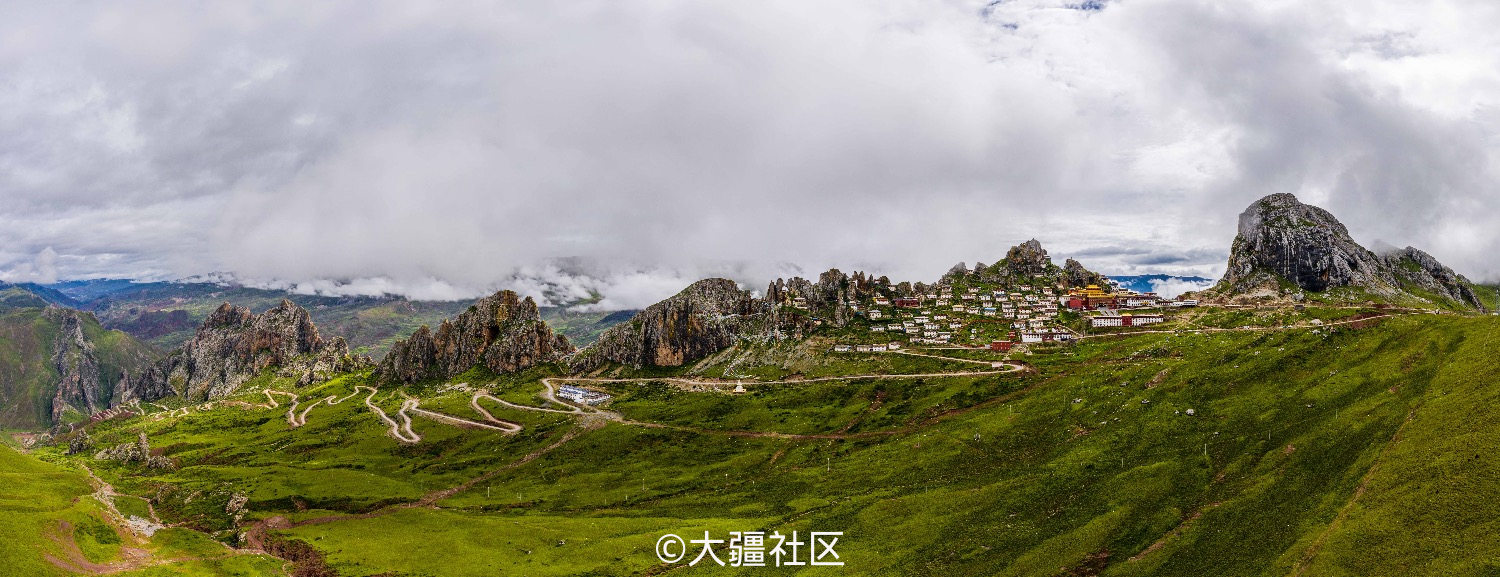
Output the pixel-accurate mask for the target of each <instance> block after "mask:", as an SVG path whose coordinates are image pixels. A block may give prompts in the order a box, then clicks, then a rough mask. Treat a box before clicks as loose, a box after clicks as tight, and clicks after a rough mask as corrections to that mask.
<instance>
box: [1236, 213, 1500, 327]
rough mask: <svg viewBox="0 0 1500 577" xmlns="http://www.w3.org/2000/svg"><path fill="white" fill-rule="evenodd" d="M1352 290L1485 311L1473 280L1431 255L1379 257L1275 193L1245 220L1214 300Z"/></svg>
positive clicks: (1325, 216) (1323, 217)
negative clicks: (1441, 301) (1436, 299)
mask: <svg viewBox="0 0 1500 577" xmlns="http://www.w3.org/2000/svg"><path fill="white" fill-rule="evenodd" d="M1343 287H1350V288H1354V289H1358V290H1361V291H1364V292H1365V293H1366V294H1367V295H1369V296H1373V297H1377V298H1381V299H1399V298H1401V297H1412V298H1416V299H1422V300H1430V299H1428V296H1427V295H1421V294H1417V293H1416V292H1414V291H1413V290H1412V289H1414V288H1416V289H1421V291H1422V292H1426V293H1427V294H1428V295H1431V296H1435V297H1439V298H1441V299H1448V300H1451V301H1453V302H1454V303H1456V304H1458V305H1460V306H1465V307H1472V308H1481V309H1482V308H1483V305H1482V304H1481V302H1480V300H1479V298H1478V297H1477V296H1476V295H1475V293H1474V290H1473V288H1472V286H1470V284H1469V282H1468V280H1467V279H1465V278H1463V277H1462V276H1461V275H1458V274H1456V273H1454V272H1453V270H1452V269H1449V268H1448V267H1445V266H1443V265H1442V263H1439V262H1438V261H1437V259H1434V258H1432V256H1431V255H1428V254H1427V253H1425V252H1422V251H1420V250H1417V249H1415V248H1410V247H1408V248H1406V249H1404V250H1399V251H1395V252H1393V253H1391V254H1388V255H1385V256H1380V255H1377V254H1375V253H1373V252H1371V251H1370V250H1368V249H1366V248H1365V247H1363V246H1361V245H1360V244H1359V243H1357V242H1355V241H1354V239H1353V238H1352V237H1350V236H1349V231H1348V229H1347V228H1345V227H1344V225H1343V223H1340V222H1339V221H1338V219H1337V218H1334V216H1333V215H1332V214H1330V213H1329V212H1328V211H1326V210H1323V209H1321V208H1318V207H1316V206H1311V205H1307V204H1303V203H1302V202H1300V201H1298V200H1297V197H1295V196H1293V195H1290V194H1284V193H1283V194H1272V195H1270V196H1267V197H1265V198H1262V199H1260V200H1258V201H1255V202H1254V203H1252V204H1251V205H1250V206H1249V208H1246V209H1245V211H1244V212H1243V213H1241V214H1240V219H1239V234H1238V236H1236V237H1235V239H1234V245H1233V246H1232V247H1231V249H1230V254H1229V265H1228V267H1227V269H1226V271H1225V273H1224V278H1223V279H1222V280H1220V281H1219V284H1218V285H1217V286H1215V287H1214V288H1213V289H1212V290H1211V291H1209V292H1208V295H1209V296H1215V297H1227V298H1233V297H1237V296H1245V295H1255V296H1272V295H1282V294H1285V293H1287V292H1295V291H1308V292H1314V293H1320V292H1324V291H1328V290H1331V289H1337V288H1343Z"/></svg>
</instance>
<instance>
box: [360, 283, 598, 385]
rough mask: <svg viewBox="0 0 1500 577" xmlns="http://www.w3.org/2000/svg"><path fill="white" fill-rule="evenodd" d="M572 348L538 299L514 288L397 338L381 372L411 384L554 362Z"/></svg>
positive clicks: (378, 371)
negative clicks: (546, 317) (541, 310)
mask: <svg viewBox="0 0 1500 577" xmlns="http://www.w3.org/2000/svg"><path fill="white" fill-rule="evenodd" d="M572 352H573V345H571V344H570V343H568V339H567V338H566V337H564V336H562V335H556V334H553V333H552V329H551V328H550V327H548V326H547V323H545V322H543V321H542V320H541V317H540V315H539V314H538V312H537V306H536V302H535V301H533V300H532V299H531V297H526V298H525V299H522V298H520V296H518V295H517V294H516V293H515V292H512V291H508V290H507V291H500V292H498V293H495V294H493V295H491V296H488V297H485V298H482V299H480V300H478V301H476V302H475V303H474V306H472V307H469V310H467V311H464V312H463V313H461V314H459V315H458V316H457V317H454V318H452V319H448V320H445V321H443V323H442V324H441V325H438V328H437V331H436V332H433V331H432V330H430V329H428V328H427V327H426V326H423V327H422V328H420V329H417V331H416V332H415V333H412V335H411V337H409V338H407V339H406V340H404V341H397V342H396V344H395V345H393V346H392V347H391V350H390V352H389V353H387V354H386V355H385V358H383V359H381V361H380V367H379V368H378V369H377V370H376V374H377V375H378V376H380V377H381V378H383V379H386V380H390V381H398V382H403V383H411V382H417V381H422V380H428V379H447V378H452V377H454V376H457V375H459V374H462V373H463V372H465V371H467V370H469V369H472V368H474V367H475V366H481V365H482V366H484V367H486V368H488V369H489V370H491V371H494V372H497V373H512V372H517V371H522V370H526V369H528V368H531V367H533V366H536V365H539V364H543V363H550V362H555V361H558V360H560V359H562V358H563V357H564V356H566V355H568V354H570V353H572Z"/></svg>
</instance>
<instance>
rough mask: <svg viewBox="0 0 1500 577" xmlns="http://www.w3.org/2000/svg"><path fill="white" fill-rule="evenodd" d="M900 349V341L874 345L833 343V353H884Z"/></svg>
mask: <svg viewBox="0 0 1500 577" xmlns="http://www.w3.org/2000/svg"><path fill="white" fill-rule="evenodd" d="M899 350H901V343H898V342H891V343H887V344H883V345H881V344H876V345H833V352H835V353H884V352H887V351H899Z"/></svg>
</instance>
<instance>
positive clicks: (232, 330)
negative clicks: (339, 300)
mask: <svg viewBox="0 0 1500 577" xmlns="http://www.w3.org/2000/svg"><path fill="white" fill-rule="evenodd" d="M368 364H369V359H365V358H362V357H356V356H353V355H351V354H350V353H349V346H348V344H346V343H345V342H344V340H343V339H342V338H334V339H332V340H324V339H323V338H322V337H321V336H320V335H319V334H318V328H317V327H316V326H314V325H313V322H312V319H311V317H310V316H309V315H308V313H307V310H306V309H303V308H302V307H299V306H297V305H295V304H292V302H291V301H288V300H283V301H281V304H279V305H277V306H276V307H274V308H272V309H270V310H267V311H266V312H264V313H261V314H259V315H256V314H253V313H251V312H250V310H249V309H246V308H243V307H236V306H234V305H231V304H229V303H224V304H223V305H222V306H220V307H219V308H218V309H217V310H215V311H214V312H213V314H210V315H209V316H208V319H206V320H204V321H203V325H202V326H200V327H199V328H198V332H197V333H196V334H195V335H194V336H193V338H192V339H191V340H189V341H188V342H187V343H186V344H184V345H183V346H182V348H180V349H178V350H176V351H174V352H172V353H171V354H170V355H168V356H167V358H165V359H162V360H161V361H160V362H158V363H157V364H156V365H155V366H153V367H151V368H150V369H149V370H147V371H146V372H145V373H143V374H142V375H140V376H139V377H137V378H134V379H131V380H130V381H129V383H128V386H127V387H125V389H124V390H123V391H121V394H118V395H116V400H115V402H116V404H118V403H123V402H127V401H130V400H131V399H140V400H144V401H150V400H155V399H160V398H164V397H168V396H174V395H175V396H181V397H184V398H187V399H191V400H201V399H216V398H221V397H225V396H228V395H231V394H234V392H235V391H236V390H238V389H239V387H240V385H242V384H244V382H245V381H248V380H250V379H251V378H252V377H254V376H256V375H257V374H260V373H261V371H264V370H266V369H272V368H274V369H276V371H277V373H278V374H279V375H282V376H288V377H294V378H296V379H297V380H298V383H299V384H308V383H311V382H313V381H316V380H318V379H320V378H327V377H328V376H331V375H333V374H335V373H338V372H342V371H349V370H355V369H357V368H359V367H361V366H364V365H368Z"/></svg>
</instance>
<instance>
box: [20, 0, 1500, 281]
mask: <svg viewBox="0 0 1500 577" xmlns="http://www.w3.org/2000/svg"><path fill="white" fill-rule="evenodd" d="M1355 4H1357V5H1349V6H1315V5H1308V6H1303V5H1291V6H1287V5H1282V4H1273V3H1232V4H1224V3H1221V2H1208V1H1198V0H1140V1H1135V2H1109V3H1089V5H1090V7H1091V9H1089V10H1078V9H1067V8H1068V7H1069V6H1073V5H1081V4H1080V3H1077V2H1067V1H1052V0H1013V1H1010V2H1005V3H1000V4H994V5H989V3H987V2H967V1H958V0H953V1H918V0H884V1H875V2H869V1H858V2H856V1H853V0H848V1H835V2H816V3H809V2H791V1H770V2H751V3H690V2H665V3H663V2H635V1H628V0H627V1H623V2H579V3H568V4H557V3H550V2H511V3H486V2H472V3H443V4H438V5H432V6H414V5H411V4H409V3H383V2H345V3H340V2H333V3H320V4H318V5H316V6H315V7H310V6H308V5H307V4H305V3H291V2H286V3H268V4H255V5H247V6H239V7H233V8H226V7H223V6H220V7H217V8H218V9H217V10H204V9H202V8H203V7H202V6H200V5H197V4H189V3H167V4H162V3H149V4H136V3H132V2H124V3H115V4H110V5H105V6H100V5H69V4H59V5H51V4H49V5H45V6H32V7H29V8H28V10H25V11H20V12H22V13H21V14H19V15H18V17H16V18H7V19H6V20H5V21H4V22H0V39H3V40H0V133H3V134H6V135H7V137H6V138H5V139H4V140H3V141H0V194H3V195H4V201H5V202H4V205H3V206H0V278H11V279H19V278H22V277H25V276H26V275H33V276H35V275H36V274H37V272H36V269H37V264H36V263H37V262H38V260H39V258H38V255H40V254H41V253H42V251H43V250H44V249H47V248H48V247H51V250H52V251H54V252H55V254H56V259H55V270H56V274H58V275H60V276H62V277H77V276H98V275H112V276H137V277H147V278H175V277H181V276H186V275H194V274H203V273H208V272H212V271H228V272H232V273H233V274H235V275H237V276H238V277H240V278H244V279H262V280H257V281H254V282H258V283H263V284H275V285H277V286H286V287H295V288H296V289H297V290H303V291H323V292H332V293H348V292H399V293H404V294H410V295H413V296H421V297H426V298H462V297H465V296H472V295H473V294H477V293H479V292H483V291H486V290H490V289H492V288H495V287H498V286H504V285H511V286H517V287H521V288H523V289H525V290H527V291H530V292H532V293H534V294H544V293H549V291H550V293H549V294H556V295H566V294H574V293H578V294H587V293H589V292H590V291H595V292H599V291H608V292H607V293H606V300H607V303H608V305H607V306H640V305H641V304H644V303H648V302H650V301H651V300H655V299H656V298H660V297H661V296H664V295H665V294H668V293H670V292H673V291H674V290H675V289H676V288H680V286H681V285H682V284H685V282H687V281H690V280H691V279H693V278H696V277H697V276H701V275H703V274H731V275H735V278H739V279H741V280H745V281H747V283H749V284H751V285H758V284H759V283H761V282H763V281H765V280H767V279H768V278H769V277H770V276H774V275H777V274H784V273H786V272H788V271H817V270H819V269H821V268H825V267H828V266H839V267H840V268H843V269H846V270H850V269H856V268H858V269H864V270H869V271H872V272H877V273H882V274H890V275H892V276H893V277H898V278H933V277H936V276H937V275H938V274H941V272H942V271H944V270H946V269H947V267H948V266H949V265H951V264H953V263H954V262H957V261H961V260H962V261H968V262H973V261H975V260H980V261H984V262H992V261H993V260H995V259H997V258H999V257H1000V256H1001V255H1003V253H1004V251H1005V249H1006V248H1008V247H1009V246H1010V245H1012V244H1015V243H1017V242H1020V241H1024V240H1026V239H1027V238H1031V237H1037V238H1039V239H1041V240H1042V241H1043V243H1044V244H1045V245H1046V246H1047V247H1048V248H1049V249H1050V250H1051V252H1052V253H1053V254H1054V256H1057V257H1066V256H1076V257H1078V258H1080V259H1081V260H1083V261H1084V262H1085V264H1087V265H1089V266H1091V267H1093V268H1096V269H1099V270H1103V271H1105V272H1109V273H1115V274H1140V273H1150V272H1165V273H1174V274H1198V275H1202V276H1216V275H1217V274H1218V273H1219V272H1221V270H1222V266H1223V261H1224V259H1225V257H1226V256H1227V248H1228V246H1229V242H1230V240H1231V239H1232V237H1233V234H1234V232H1233V231H1234V227H1233V223H1234V218H1235V215H1236V214H1237V213H1238V212H1239V211H1240V210H1241V209H1242V208H1243V207H1244V206H1245V205H1246V204H1248V203H1249V202H1250V201H1252V200H1254V199H1255V198H1257V197H1259V196H1262V195H1264V194H1268V193H1272V192H1294V193H1297V194H1299V195H1300V196H1302V197H1303V198H1304V200H1307V201H1310V202H1315V203H1319V204H1321V205H1323V206H1325V207H1326V208H1328V209H1330V210H1332V211H1334V213H1335V214H1338V215H1340V216H1341V218H1343V219H1344V220H1345V221H1346V223H1347V224H1348V225H1349V227H1350V229H1351V231H1353V232H1354V234H1355V235H1356V236H1357V237H1359V238H1361V239H1362V240H1373V239H1374V238H1381V239H1385V240H1387V241H1389V242H1391V243H1394V244H1398V245H1402V246H1404V245H1407V244H1411V245H1416V246H1420V247H1423V248H1425V249H1427V250H1429V251H1430V252H1432V253H1433V254H1434V255H1436V256H1438V257H1439V258H1441V259H1443V260H1444V261H1445V262H1447V263H1448V264H1450V265H1451V266H1454V267H1455V268H1457V269H1459V270H1460V271H1461V272H1465V273H1468V274H1470V275H1472V276H1476V277H1481V278H1489V279H1495V278H1500V267H1496V266H1495V265H1494V264H1493V262H1492V260H1491V259H1489V258H1488V255H1489V254H1491V253H1492V252H1493V251H1495V250H1496V249H1500V234H1497V233H1496V232H1495V231H1496V230H1500V227H1497V226H1496V225H1500V218H1497V217H1496V216H1495V215H1496V214H1497V210H1496V209H1497V208H1500V206H1496V205H1497V204H1500V195H1497V194H1495V193H1494V192H1493V191H1492V190H1491V187H1490V183H1491V182H1493V181H1494V177H1495V176H1496V175H1495V172H1496V170H1495V161H1494V158H1495V151H1494V150H1495V147H1494V146H1493V145H1492V144H1491V141H1492V136H1493V135H1494V134H1495V132H1496V128H1497V127H1500V116H1497V115H1496V114H1495V112H1494V110H1495V106H1494V103H1493V100H1494V99H1495V98H1496V97H1495V96H1494V95H1496V94H1500V91H1497V90H1496V88H1500V86H1497V84H1500V78H1497V77H1495V75H1493V74H1492V73H1491V71H1492V70H1494V69H1496V68H1497V67H1496V65H1497V64H1500V48H1497V46H1496V45H1495V44H1494V43H1492V42H1490V41H1489V40H1488V38H1489V37H1490V36H1491V35H1490V34H1488V33H1487V30H1492V29H1493V25H1494V24H1496V23H1497V21H1500V15H1497V14H1496V12H1495V9H1494V8H1492V7H1489V6H1487V5H1483V4H1480V3H1477V2H1450V3H1449V4H1452V6H1451V8H1452V12H1453V13H1463V14H1465V18H1464V19H1463V20H1461V21H1454V20H1451V19H1444V18H1442V17H1441V14H1443V13H1449V12H1445V11H1442V10H1432V11H1424V12H1423V13H1419V14H1417V15H1416V16H1412V15H1410V14H1407V13H1404V12H1401V11H1399V10H1398V9H1399V8H1400V6H1401V5H1402V3H1400V2H1396V1H1394V0H1391V1H1384V0H1370V1H1367V2H1359V3H1355ZM574 255H577V256H583V257H587V259H588V260H589V261H590V262H603V263H613V264H612V265H610V266H609V267H605V268H606V269H607V270H602V271H592V273H591V274H574V273H573V272H570V271H568V270H565V267H557V266H555V264H552V263H555V261H553V260H550V259H552V258H554V257H560V256H574ZM726 263H727V264H726ZM595 273H596V274H595ZM603 279H608V280H603ZM608 299H615V300H612V301H610V300H608ZM600 306H606V305H600Z"/></svg>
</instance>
